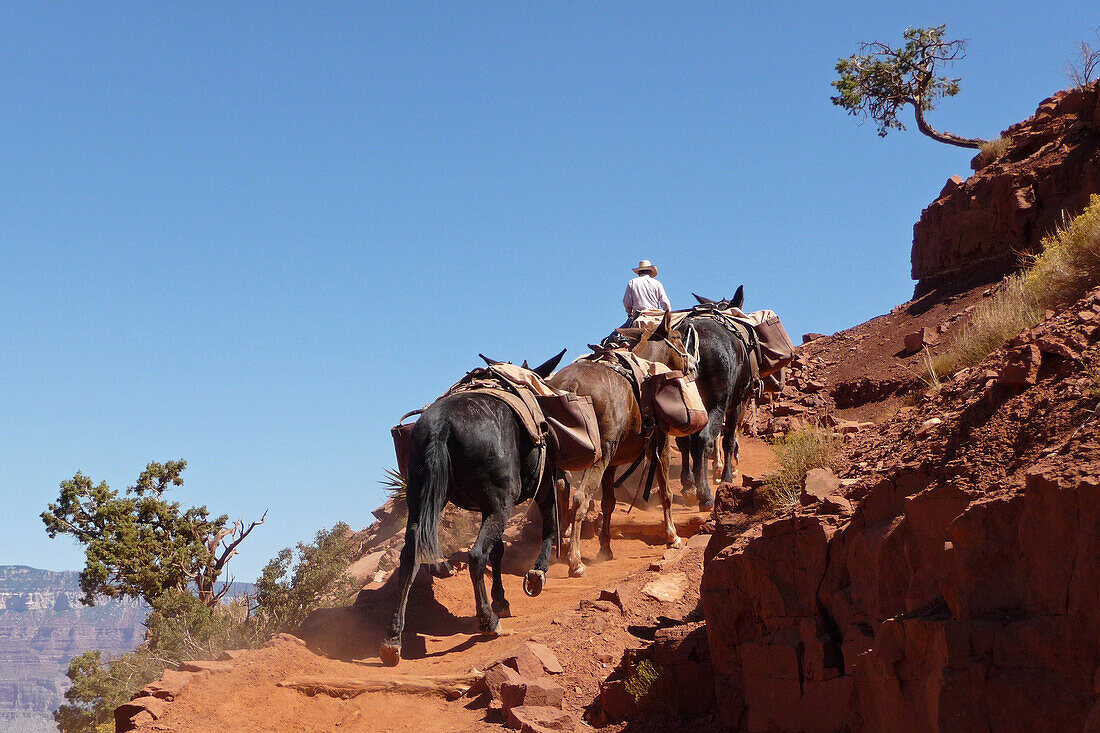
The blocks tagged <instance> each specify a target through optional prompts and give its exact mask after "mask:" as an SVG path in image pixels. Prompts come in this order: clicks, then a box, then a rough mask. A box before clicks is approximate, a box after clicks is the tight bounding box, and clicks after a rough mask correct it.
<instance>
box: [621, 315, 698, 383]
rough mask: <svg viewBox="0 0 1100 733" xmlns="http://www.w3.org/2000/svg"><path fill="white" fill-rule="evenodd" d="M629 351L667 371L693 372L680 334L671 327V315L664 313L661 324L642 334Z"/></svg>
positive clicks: (690, 360)
mask: <svg viewBox="0 0 1100 733" xmlns="http://www.w3.org/2000/svg"><path fill="white" fill-rule="evenodd" d="M630 350H631V351H632V352H634V353H635V354H637V355H638V356H640V357H642V358H643V359H646V360H648V361H656V362H659V363H661V364H664V365H665V366H667V367H668V368H669V369H678V370H680V371H682V372H692V371H694V365H693V363H692V361H693V360H692V358H691V357H690V356H689V354H688V349H687V347H686V346H685V345H684V339H683V337H682V336H681V335H680V332H679V331H678V330H676V329H674V328H673V327H672V315H671V314H670V313H668V312H666V313H665V317H664V319H663V320H662V321H661V323H660V324H659V325H658V326H657V328H655V329H654V330H653V331H651V332H650V333H642V334H641V336H640V337H639V340H638V342H637V343H636V344H634V345H633V346H632V347H631V348H630Z"/></svg>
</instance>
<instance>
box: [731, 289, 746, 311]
mask: <svg viewBox="0 0 1100 733" xmlns="http://www.w3.org/2000/svg"><path fill="white" fill-rule="evenodd" d="M744 304H745V286H744V285H738V286H737V292H736V293H734V294H733V300H731V301H730V306H731V307H733V308H737V309H738V310H740V309H741V306H743V305H744Z"/></svg>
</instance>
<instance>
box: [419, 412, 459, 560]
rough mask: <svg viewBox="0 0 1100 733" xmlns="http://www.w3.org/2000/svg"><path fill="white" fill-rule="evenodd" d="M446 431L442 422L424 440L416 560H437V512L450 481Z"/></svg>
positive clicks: (439, 511)
mask: <svg viewBox="0 0 1100 733" xmlns="http://www.w3.org/2000/svg"><path fill="white" fill-rule="evenodd" d="M449 435H450V426H448V425H447V423H443V424H442V425H440V426H439V427H438V429H435V430H432V431H431V432H430V433H429V435H428V437H427V439H426V440H425V441H424V453H423V457H424V473H423V476H424V482H423V484H422V485H421V487H420V517H419V521H418V522H417V526H416V559H417V561H419V562H427V563H435V562H438V561H439V557H440V555H441V554H442V550H440V548H439V516H440V515H441V514H442V513H443V507H444V506H446V504H447V487H448V486H449V485H450V482H451V456H450V453H449V452H448V451H447V438H448V436H449Z"/></svg>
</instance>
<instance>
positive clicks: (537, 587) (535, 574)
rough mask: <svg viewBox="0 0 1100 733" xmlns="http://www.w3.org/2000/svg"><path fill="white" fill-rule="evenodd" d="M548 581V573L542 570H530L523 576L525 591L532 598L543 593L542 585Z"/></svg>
mask: <svg viewBox="0 0 1100 733" xmlns="http://www.w3.org/2000/svg"><path fill="white" fill-rule="evenodd" d="M545 583H546V573H544V572H542V571H541V570H528V571H527V575H525V576H524V577H523V592H524V593H526V594H527V595H528V596H530V597H531V598H534V597H535V596H537V595H538V594H539V593H542V587H543V585H545Z"/></svg>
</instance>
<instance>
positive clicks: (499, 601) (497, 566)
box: [489, 539, 512, 618]
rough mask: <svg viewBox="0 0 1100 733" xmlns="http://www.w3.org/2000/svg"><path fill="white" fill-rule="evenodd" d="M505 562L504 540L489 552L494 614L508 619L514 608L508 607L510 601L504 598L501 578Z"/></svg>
mask: <svg viewBox="0 0 1100 733" xmlns="http://www.w3.org/2000/svg"><path fill="white" fill-rule="evenodd" d="M503 561H504V540H503V539H499V540H497V542H496V544H495V545H493V549H492V550H490V551H489V562H490V563H491V564H492V566H493V587H492V589H491V590H490V593H491V594H492V596H493V612H494V613H496V615H497V616H499V617H500V618H508V617H509V616H511V615H512V607H511V606H509V605H508V599H507V598H505V597H504V580H503V579H502V578H501V563H502V562H503Z"/></svg>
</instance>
